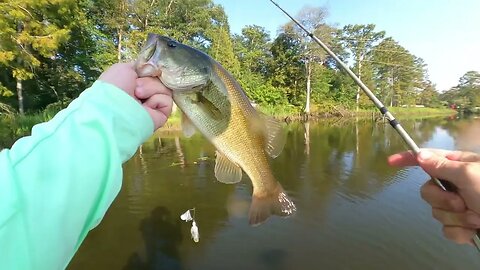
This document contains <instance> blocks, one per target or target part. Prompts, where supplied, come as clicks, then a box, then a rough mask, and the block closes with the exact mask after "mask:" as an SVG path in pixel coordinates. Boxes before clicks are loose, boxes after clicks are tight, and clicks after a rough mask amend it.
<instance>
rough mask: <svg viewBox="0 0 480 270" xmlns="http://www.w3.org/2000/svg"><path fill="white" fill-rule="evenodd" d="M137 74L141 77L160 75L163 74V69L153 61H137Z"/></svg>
mask: <svg viewBox="0 0 480 270" xmlns="http://www.w3.org/2000/svg"><path fill="white" fill-rule="evenodd" d="M136 66H137V68H136V71H137V75H138V76H139V77H159V78H160V76H161V75H162V70H161V69H160V68H158V67H157V66H156V65H155V64H152V63H149V62H147V63H143V64H140V63H137V65H136Z"/></svg>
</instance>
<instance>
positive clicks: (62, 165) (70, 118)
mask: <svg viewBox="0 0 480 270" xmlns="http://www.w3.org/2000/svg"><path fill="white" fill-rule="evenodd" d="M152 132H153V121H152V120H151V118H150V116H149V115H148V113H147V112H146V111H145V110H144V109H143V107H142V106H141V105H140V104H139V103H138V102H136V101H135V100H134V99H133V98H132V97H130V96H129V95H128V94H126V93H125V92H124V91H122V90H120V89H118V88H116V87H115V86H113V85H111V84H108V83H105V82H101V81H97V82H95V83H94V84H93V86H92V87H90V88H89V89H87V90H85V91H84V92H83V93H82V94H81V95H80V97H78V98H77V99H76V100H74V101H73V102H72V103H71V104H70V105H69V106H68V108H66V109H64V110H62V111H61V112H59V113H58V114H57V115H56V116H55V117H54V118H53V119H52V120H50V121H49V122H46V123H42V124H39V125H36V126H35V127H34V128H33V129H32V135H31V136H29V137H25V138H22V139H20V140H18V141H17V142H16V143H15V144H14V145H13V146H12V148H11V149H10V150H8V149H6V150H3V151H1V152H0V269H49V270H50V269H64V268H65V267H66V266H67V264H68V263H69V261H70V260H71V258H72V257H73V255H74V253H75V252H76V251H77V249H78V247H79V245H80V244H81V243H82V241H83V240H84V239H85V237H86V235H87V233H88V232H89V231H90V230H91V229H92V228H94V227H95V226H97V225H98V223H99V222H100V221H101V219H102V218H103V216H104V215H105V212H106V211H107V209H108V207H109V206H110V204H111V203H112V201H113V200H114V199H115V197H116V196H117V194H118V192H119V190H120V187H121V184H122V163H123V162H125V161H127V160H128V159H129V158H131V157H132V155H133V154H134V153H135V151H136V150H137V148H138V146H139V145H140V144H141V143H142V142H143V141H145V140H146V139H147V138H148V137H149V136H150V135H151V134H152Z"/></svg>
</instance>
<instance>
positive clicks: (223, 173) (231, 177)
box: [215, 151, 242, 184]
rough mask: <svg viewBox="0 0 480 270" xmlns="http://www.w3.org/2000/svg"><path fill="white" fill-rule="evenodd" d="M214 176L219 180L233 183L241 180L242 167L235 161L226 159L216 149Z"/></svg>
mask: <svg viewBox="0 0 480 270" xmlns="http://www.w3.org/2000/svg"><path fill="white" fill-rule="evenodd" d="M215 154H216V156H217V159H216V160H215V177H216V178H217V180H218V181H219V182H222V183H225V184H235V183H238V182H240V180H242V169H241V168H240V166H238V165H237V164H236V163H234V162H232V161H231V160H230V159H228V158H227V157H226V156H225V155H224V154H222V153H220V152H219V151H216V153H215Z"/></svg>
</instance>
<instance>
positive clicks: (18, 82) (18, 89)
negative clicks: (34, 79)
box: [17, 79, 25, 115]
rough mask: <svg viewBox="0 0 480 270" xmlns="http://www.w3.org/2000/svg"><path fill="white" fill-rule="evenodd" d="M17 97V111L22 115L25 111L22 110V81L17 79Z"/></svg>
mask: <svg viewBox="0 0 480 270" xmlns="http://www.w3.org/2000/svg"><path fill="white" fill-rule="evenodd" d="M17 96H18V111H19V112H20V114H22V115H23V114H24V113H25V110H24V108H23V84H22V80H20V79H17Z"/></svg>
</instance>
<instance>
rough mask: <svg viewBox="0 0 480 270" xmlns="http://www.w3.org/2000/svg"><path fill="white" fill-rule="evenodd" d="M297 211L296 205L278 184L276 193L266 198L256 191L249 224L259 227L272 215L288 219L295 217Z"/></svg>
mask: <svg viewBox="0 0 480 270" xmlns="http://www.w3.org/2000/svg"><path fill="white" fill-rule="evenodd" d="M296 210H297V208H296V207H295V204H294V203H293V201H292V200H291V199H290V198H289V197H288V195H287V194H286V193H285V191H284V190H283V188H282V186H281V185H280V184H278V188H277V189H276V192H273V193H271V194H268V195H264V196H261V195H260V194H257V193H255V190H254V192H253V195H252V205H251V206H250V213H249V223H250V225H252V226H258V225H260V224H262V223H263V222H265V221H266V220H267V219H268V218H269V217H270V216H271V215H276V216H283V217H287V216H290V215H293V214H294V213H295V211H296Z"/></svg>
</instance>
